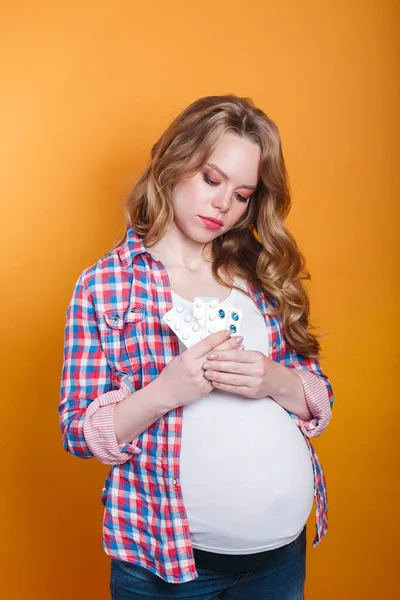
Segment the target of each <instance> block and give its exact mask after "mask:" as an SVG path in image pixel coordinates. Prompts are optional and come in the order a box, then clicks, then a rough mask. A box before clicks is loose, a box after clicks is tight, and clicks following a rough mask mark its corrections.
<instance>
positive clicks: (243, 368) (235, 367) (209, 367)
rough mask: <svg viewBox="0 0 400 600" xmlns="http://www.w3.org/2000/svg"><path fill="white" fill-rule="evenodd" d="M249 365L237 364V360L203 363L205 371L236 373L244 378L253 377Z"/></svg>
mask: <svg viewBox="0 0 400 600" xmlns="http://www.w3.org/2000/svg"><path fill="white" fill-rule="evenodd" d="M249 365H250V363H244V362H239V361H237V360H233V361H231V362H230V361H228V360H207V362H205V363H203V369H204V370H205V371H212V372H214V371H220V372H221V373H237V374H240V375H242V376H245V377H254V375H253V374H252V373H251V371H252V370H253V369H252V367H251V366H249Z"/></svg>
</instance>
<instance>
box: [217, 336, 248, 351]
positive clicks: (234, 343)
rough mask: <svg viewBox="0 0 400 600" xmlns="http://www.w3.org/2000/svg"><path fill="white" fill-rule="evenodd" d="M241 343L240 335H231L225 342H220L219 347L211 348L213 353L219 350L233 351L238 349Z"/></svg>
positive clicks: (241, 337)
mask: <svg viewBox="0 0 400 600" xmlns="http://www.w3.org/2000/svg"><path fill="white" fill-rule="evenodd" d="M242 341H243V336H241V335H232V336H231V337H230V338H229V339H228V340H226V342H222V344H220V345H219V346H216V347H215V348H213V352H216V351H218V352H219V351H220V350H235V349H236V348H238V347H239V346H240V344H241V342H242Z"/></svg>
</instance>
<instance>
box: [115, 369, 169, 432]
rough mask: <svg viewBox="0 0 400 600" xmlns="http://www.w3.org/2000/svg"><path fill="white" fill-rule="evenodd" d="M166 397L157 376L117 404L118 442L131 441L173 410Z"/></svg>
mask: <svg viewBox="0 0 400 600" xmlns="http://www.w3.org/2000/svg"><path fill="white" fill-rule="evenodd" d="M165 399H166V394H165V393H164V392H163V390H162V384H161V385H160V381H159V380H158V378H157V379H154V380H153V381H152V382H151V383H149V384H148V385H147V386H146V387H144V388H142V389H141V390H137V391H136V392H134V393H133V394H130V395H129V396H127V397H126V398H125V399H124V400H121V402H119V403H118V404H116V405H115V407H114V412H113V417H114V428H115V434H116V438H117V441H118V444H128V443H130V442H131V441H132V440H134V439H136V438H137V437H138V436H139V435H140V434H141V433H143V431H145V430H146V429H147V428H148V427H150V425H152V424H153V423H154V422H155V421H157V420H158V419H159V418H160V417H162V416H163V415H164V414H165V413H167V412H168V411H169V410H171V409H170V406H169V405H168V404H167V403H166V401H165Z"/></svg>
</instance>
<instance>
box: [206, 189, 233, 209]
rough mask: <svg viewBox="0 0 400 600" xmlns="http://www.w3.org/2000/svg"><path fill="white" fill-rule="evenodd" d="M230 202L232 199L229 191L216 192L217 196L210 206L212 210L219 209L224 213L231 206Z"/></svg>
mask: <svg viewBox="0 0 400 600" xmlns="http://www.w3.org/2000/svg"><path fill="white" fill-rule="evenodd" d="M231 201H232V197H231V193H230V191H229V190H227V189H226V190H218V194H216V195H215V196H214V198H213V200H212V203H211V204H212V205H213V207H214V208H219V210H221V211H222V212H226V211H227V210H229V208H230V206H231Z"/></svg>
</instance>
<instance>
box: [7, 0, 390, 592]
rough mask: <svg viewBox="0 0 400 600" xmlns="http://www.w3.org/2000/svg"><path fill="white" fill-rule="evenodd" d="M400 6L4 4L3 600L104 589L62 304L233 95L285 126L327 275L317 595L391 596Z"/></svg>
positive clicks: (95, 506) (318, 301)
mask: <svg viewBox="0 0 400 600" xmlns="http://www.w3.org/2000/svg"><path fill="white" fill-rule="evenodd" d="M399 6H400V5H399V3H398V2H397V1H396V0H393V1H392V2H390V1H388V0H380V1H379V0H376V1H371V0H369V1H367V0H353V1H345V0H336V1H335V0H301V1H295V0H292V1H290V0H283V1H281V2H272V1H270V0H268V1H265V0H260V1H257V0H247V1H246V2H243V1H240V2H237V1H235V0H223V1H218V0H212V1H211V0H204V1H203V2H201V3H191V2H183V1H182V2H178V1H169V2H163V1H157V0H153V2H148V3H143V2H140V3H139V2H135V1H133V0H130V1H124V2H122V1H121V2H118V1H115V2H111V1H110V2H104V1H101V0H96V1H94V0H81V1H80V2H78V1H76V0H73V1H72V2H50V1H47V2H45V1H43V0H36V1H32V0H30V1H26V2H22V1H20V0H14V2H11V1H9V2H3V3H2V8H1V18H0V64H1V89H0V97H1V112H0V120H1V123H0V153H1V160H0V169H1V187H2V194H1V195H2V206H3V208H2V230H3V231H2V236H1V238H2V239H1V243H2V252H1V259H2V292H1V301H2V312H1V314H2V334H3V335H2V340H3V343H2V349H3V354H2V360H1V364H2V368H3V376H2V400H1V412H2V415H1V423H2V427H1V436H0V440H1V442H0V443H1V447H2V474H1V482H2V492H1V504H2V510H1V538H0V539H1V544H0V546H1V562H0V564H1V571H2V577H1V583H0V586H1V589H0V595H1V597H2V598H4V600H14V599H24V600H46V599H52V600H54V599H55V598H57V600H64V599H65V600H70V599H71V598H74V599H75V600H83V599H84V598H96V600H103V599H104V600H105V599H106V598H108V597H109V593H108V580H109V559H108V557H107V556H106V555H105V554H104V553H103V549H102V543H101V519H102V505H101V503H100V492H101V487H102V483H103V479H104V477H105V475H106V471H107V467H106V466H105V465H102V464H100V463H99V462H97V461H95V460H90V461H83V460H78V459H77V458H75V457H72V456H70V455H68V454H67V453H66V452H65V451H64V450H63V448H62V445H61V434H60V432H59V428H58V415H57V405H58V401H59V383H60V375H61V365H62V349H63V348H62V346H63V328H64V320H65V311H66V308H67V305H68V302H69V299H70V297H71V294H72V290H73V286H74V285H75V281H76V279H77V277H78V275H79V273H80V272H81V271H82V270H83V269H84V268H85V267H87V266H89V265H91V264H92V263H93V262H95V261H96V260H97V259H98V258H100V256H102V255H103V254H104V253H105V252H107V251H108V250H109V248H110V247H111V246H112V245H113V244H114V243H115V242H116V241H117V239H118V238H119V236H120V235H121V233H122V232H123V214H122V202H123V198H124V197H125V195H126V194H127V193H128V191H129V189H130V188H131V186H132V184H133V182H134V180H135V178H136V177H137V176H138V174H139V173H140V172H141V170H142V169H143V167H144V165H145V164H146V162H147V159H148V157H149V153H150V148H151V145H152V144H153V143H154V142H155V141H156V139H157V138H158V136H159V135H160V134H161V132H162V131H163V130H164V129H165V127H166V126H167V125H168V124H169V122H170V121H171V119H172V118H173V117H175V116H176V115H177V114H178V112H180V111H181V110H182V109H183V108H184V107H185V106H187V104H189V102H191V101H193V100H194V99H196V98H198V97H200V96H204V95H209V94H223V93H229V92H232V93H235V94H238V95H243V96H250V97H252V98H253V99H254V101H255V102H256V104H257V105H259V106H260V107H261V108H263V109H264V110H265V111H266V112H267V114H268V115H269V116H270V117H271V118H273V119H274V120H275V121H276V123H277V124H278V127H279V128H280V131H281V135H282V139H283V149H284V154H285V158H286V161H287V166H288V170H289V174H290V181H291V188H292V192H293V209H292V213H291V215H290V218H289V221H288V225H289V227H290V229H291V230H292V231H293V233H294V235H295V236H296V238H297V240H298V243H299V246H300V248H301V250H302V251H303V253H304V254H305V256H306V260H307V266H308V268H309V270H310V272H311V275H312V281H311V282H310V284H309V290H310V296H311V307H312V315H311V316H312V321H313V322H314V323H315V324H316V326H318V328H319V331H320V332H321V333H322V332H327V333H328V335H327V336H326V337H325V338H323V340H322V345H323V354H324V356H326V357H327V358H326V360H323V362H322V365H323V368H324V369H325V371H326V372H327V374H329V376H330V378H331V381H332V384H333V386H334V391H335V401H336V403H335V407H334V416H333V420H332V421H331V424H330V426H329V427H328V430H327V431H326V432H325V433H324V434H323V435H322V437H321V438H319V439H317V440H316V441H315V447H316V450H317V452H318V454H319V456H320V458H321V460H322V463H323V466H324V469H325V473H326V477H327V480H328V491H329V507H330V508H329V532H328V534H327V536H326V538H325V539H324V540H323V542H322V543H321V545H320V546H318V547H317V548H316V549H313V548H312V547H311V542H312V538H313V535H314V527H315V524H314V510H313V511H312V513H311V517H310V519H309V534H308V558H307V583H306V597H307V598H308V600H317V599H318V600H320V599H322V598H323V599H324V600H329V599H332V600H333V599H335V600H337V599H338V598H341V599H353V598H360V599H361V598H362V599H363V600H370V599H371V600H372V599H377V600H378V599H379V600H384V599H386V598H393V597H394V595H395V594H394V590H395V589H398V583H396V582H395V580H396V581H397V579H398V576H397V573H396V570H395V565H396V564H397V561H398V558H399V551H398V548H399V542H398V537H399V533H400V532H399V527H398V526H399V521H398V492H399V487H398V483H397V481H396V480H398V476H397V475H396V472H398V471H397V470H396V467H397V465H398V462H399V450H398V448H399V447H398V437H399V435H398V411H395V401H397V400H398V371H397V362H396V358H397V357H396V355H397V349H398V343H397V339H396V333H398V327H397V331H396V325H398V319H397V311H396V309H397V306H396V303H395V301H396V299H397V298H398V292H399V287H398V283H397V277H396V275H397V273H396V267H397V261H396V259H397V258H398V249H399V248H398V242H397V239H396V233H397V228H398V222H397V216H398V208H397V206H398V198H399V175H398V173H399V168H398V161H399V152H398V139H399V133H400V131H399V113H398V102H399V69H398V64H399V62H398V60H399V52H398V51H399V41H398V40H399ZM397 356H398V355H397ZM396 494H397V497H396ZM395 583H396V585H395Z"/></svg>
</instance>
